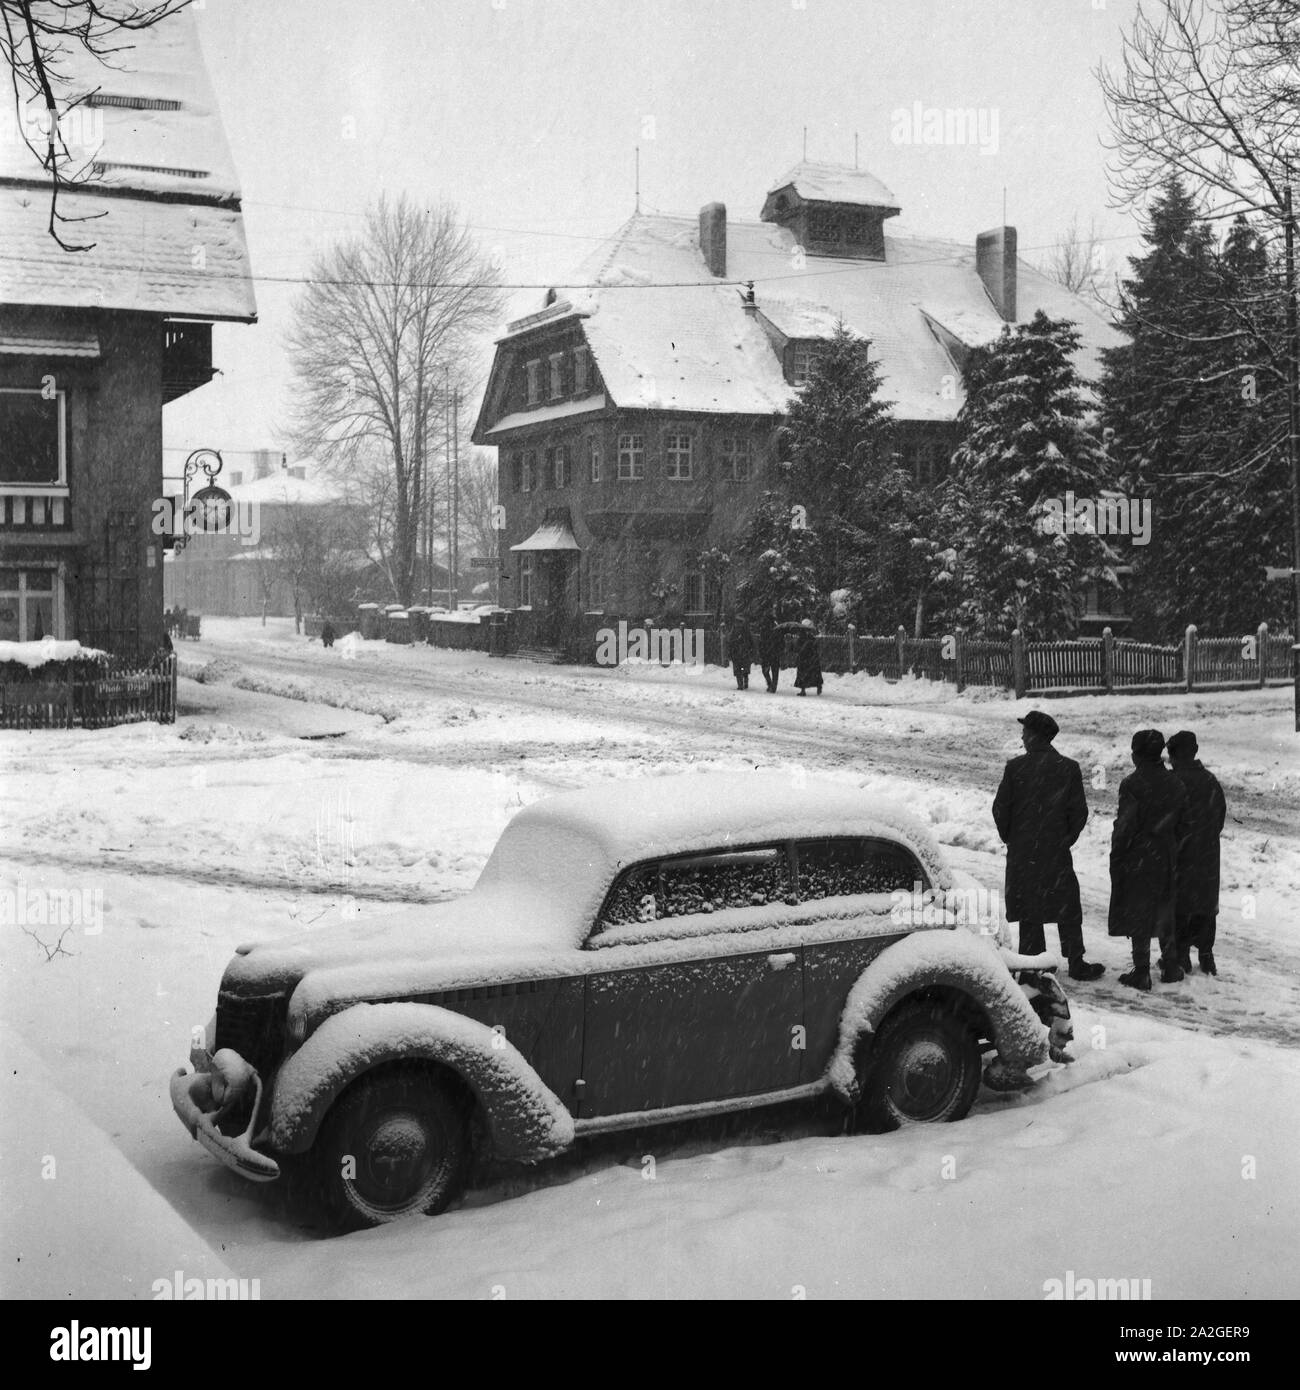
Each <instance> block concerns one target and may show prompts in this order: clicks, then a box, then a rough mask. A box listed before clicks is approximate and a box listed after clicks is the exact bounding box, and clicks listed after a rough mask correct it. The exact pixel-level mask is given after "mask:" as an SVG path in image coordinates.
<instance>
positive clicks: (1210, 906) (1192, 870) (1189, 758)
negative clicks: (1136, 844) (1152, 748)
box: [1168, 729, 1228, 975]
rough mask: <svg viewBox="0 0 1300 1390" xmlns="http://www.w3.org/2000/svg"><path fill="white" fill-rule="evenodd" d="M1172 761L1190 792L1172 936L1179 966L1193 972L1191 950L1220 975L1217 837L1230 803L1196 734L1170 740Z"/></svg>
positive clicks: (1208, 970)
mask: <svg viewBox="0 0 1300 1390" xmlns="http://www.w3.org/2000/svg"><path fill="white" fill-rule="evenodd" d="M1168 747H1169V762H1170V765H1171V769H1172V771H1173V774H1174V776H1175V777H1177V778H1178V780H1179V781H1180V782H1181V783H1182V785H1183V790H1184V791H1185V792H1186V793H1187V822H1188V824H1187V838H1186V839H1184V840H1183V842H1182V844H1181V845H1179V847H1178V889H1177V895H1176V898H1175V903H1174V936H1175V938H1176V939H1177V942H1178V964H1179V965H1180V966H1181V968H1182V969H1183V970H1185V971H1190V970H1191V968H1192V947H1193V946H1195V947H1196V955H1197V961H1198V963H1199V965H1200V967H1201V969H1202V970H1203V971H1204V972H1205V974H1207V975H1217V974H1218V973H1219V972H1218V969H1217V968H1216V966H1215V964H1214V933H1215V927H1216V925H1217V923H1216V919H1217V917H1218V915H1219V836H1220V834H1222V832H1223V823H1224V821H1225V820H1226V819H1227V815H1228V803H1227V801H1226V799H1225V798H1224V795H1223V788H1222V787H1221V786H1220V785H1219V779H1218V778H1217V777H1216V776H1215V775H1214V773H1212V772H1211V771H1210V770H1209V768H1207V767H1206V766H1205V765H1204V764H1203V763H1201V762H1199V761H1198V760H1197V757H1196V754H1197V752H1198V746H1197V742H1196V735H1195V734H1194V733H1192V732H1191V730H1190V729H1184V730H1182V731H1181V732H1180V733H1176V734H1175V735H1174V736H1173V738H1171V739H1170V740H1169V744H1168Z"/></svg>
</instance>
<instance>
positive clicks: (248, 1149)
mask: <svg viewBox="0 0 1300 1390" xmlns="http://www.w3.org/2000/svg"><path fill="white" fill-rule="evenodd" d="M191 1055H192V1057H193V1059H194V1060H193V1063H192V1066H191V1067H181V1068H180V1069H179V1070H177V1071H176V1072H174V1073H173V1074H172V1078H171V1082H170V1085H169V1089H170V1091H171V1098H172V1109H173V1110H175V1112H176V1114H177V1116H178V1117H179V1119H180V1122H181V1124H183V1125H184V1126H185V1128H186V1129H187V1130H189V1132H190V1138H192V1139H197V1140H198V1141H199V1143H200V1144H202V1145H203V1147H204V1148H205V1149H207V1151H208V1152H209V1153H210V1154H211V1155H212V1156H213V1157H214V1158H217V1159H220V1161H221V1162H222V1163H224V1164H225V1165H226V1167H227V1168H233V1169H234V1170H235V1172H236V1173H239V1174H240V1175H241V1176H243V1177H245V1178H249V1179H251V1180H252V1181H253V1182H272V1181H273V1180H274V1179H276V1178H278V1177H279V1176H280V1165H279V1164H278V1163H277V1162H276V1161H275V1159H273V1158H268V1157H267V1155H266V1154H262V1153H258V1152H257V1150H256V1149H254V1148H253V1145H252V1142H251V1136H252V1130H253V1125H254V1124H255V1123H256V1120H257V1114H258V1111H259V1110H260V1109H261V1103H262V1082H261V1078H260V1077H259V1076H258V1075H257V1073H256V1072H253V1073H252V1076H253V1082H254V1085H255V1088H256V1090H255V1094H254V1096H253V1102H252V1108H251V1110H250V1111H249V1118H248V1125H247V1127H246V1128H245V1129H244V1131H243V1132H242V1133H240V1134H235V1135H231V1134H225V1133H223V1132H222V1131H221V1129H220V1128H219V1124H218V1122H219V1121H220V1120H221V1119H222V1117H223V1116H225V1115H227V1114H229V1113H230V1112H231V1111H232V1109H233V1105H234V1101H235V1098H234V1097H231V1098H230V1099H229V1100H228V1101H227V1103H226V1105H224V1106H217V1105H216V1103H215V1102H214V1101H213V1098H212V1059H211V1058H210V1057H208V1056H207V1054H206V1053H203V1052H198V1051H196V1052H195V1053H194V1054H191ZM205 1063H206V1065H205Z"/></svg>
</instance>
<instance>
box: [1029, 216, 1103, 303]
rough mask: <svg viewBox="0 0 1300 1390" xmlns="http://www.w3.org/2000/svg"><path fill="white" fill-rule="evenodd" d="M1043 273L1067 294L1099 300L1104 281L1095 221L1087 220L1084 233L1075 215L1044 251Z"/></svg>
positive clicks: (1100, 243)
mask: <svg viewBox="0 0 1300 1390" xmlns="http://www.w3.org/2000/svg"><path fill="white" fill-rule="evenodd" d="M1042 268H1043V272H1044V274H1046V275H1050V276H1051V278H1052V279H1053V280H1055V281H1056V282H1057V284H1059V285H1064V286H1065V288H1066V289H1067V290H1069V291H1070V293H1071V294H1078V295H1083V296H1085V297H1087V298H1091V299H1095V300H1098V301H1101V300H1102V286H1103V284H1104V283H1105V278H1104V273H1105V247H1104V244H1103V242H1102V239H1101V236H1100V234H1099V233H1098V231H1097V224H1096V222H1095V221H1090V222H1089V223H1088V230H1087V231H1086V232H1085V231H1083V230H1082V229H1081V228H1080V226H1079V218H1078V215H1077V214H1076V215H1075V216H1073V217H1071V218H1070V224H1069V226H1068V227H1066V229H1065V230H1064V231H1063V232H1062V233H1061V236H1060V239H1059V240H1058V241H1057V243H1056V245H1055V246H1053V247H1052V248H1051V250H1050V251H1049V252H1048V254H1047V257H1046V260H1045V261H1044V263H1043V267H1042Z"/></svg>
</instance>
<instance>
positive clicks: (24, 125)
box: [0, 0, 190, 251]
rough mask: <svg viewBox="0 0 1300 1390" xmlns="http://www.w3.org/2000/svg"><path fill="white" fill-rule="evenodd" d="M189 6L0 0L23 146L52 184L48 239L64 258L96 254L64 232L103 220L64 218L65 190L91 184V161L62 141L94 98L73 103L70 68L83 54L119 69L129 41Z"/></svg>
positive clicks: (156, 1)
mask: <svg viewBox="0 0 1300 1390" xmlns="http://www.w3.org/2000/svg"><path fill="white" fill-rule="evenodd" d="M189 3H190V0H147V3H143V4H141V3H136V0H0V51H2V52H3V53H4V56H5V60H6V62H7V63H8V64H9V73H10V79H11V82H12V86H13V101H14V119H15V121H16V123H17V129H18V130H19V131H20V132H21V134H22V138H23V141H24V143H25V144H26V145H27V148H28V149H29V150H31V152H32V154H33V155H34V156H35V158H36V160H37V162H38V163H39V166H40V167H41V168H42V169H44V170H45V172H46V174H47V175H48V176H49V180H50V190H51V191H50V221H49V233H50V235H51V236H52V237H53V238H54V240H55V241H57V242H58V243H59V245H60V246H61V247H62V248H63V249H64V250H65V251H90V250H93V249H94V246H95V243H94V242H93V241H92V242H91V243H89V245H84V246H79V245H76V244H73V243H69V242H66V241H64V239H63V238H62V237H61V236H60V235H59V228H60V227H61V226H66V225H68V224H69V223H73V222H89V221H93V220H94V218H95V217H102V216H104V214H103V213H91V214H88V215H87V216H84V217H65V216H64V215H63V214H62V213H60V212H59V191H60V189H63V188H67V187H69V186H70V185H75V184H79V183H85V182H87V181H88V178H89V172H88V167H87V166H88V161H82V163H81V164H80V165H78V162H77V160H76V158H75V157H74V156H73V154H72V152H71V150H70V149H69V148H68V144H67V141H66V140H65V139H64V138H63V134H62V126H63V125H64V124H66V121H67V117H68V113H69V112H70V111H72V110H73V109H74V108H75V107H77V106H79V105H81V103H82V102H84V101H85V100H86V98H87V97H88V96H90V95H91V93H89V92H84V91H83V92H80V93H78V94H76V95H74V96H71V97H70V98H69V97H68V96H66V95H61V93H62V92H66V91H67V90H68V84H67V82H66V76H67V74H66V68H67V65H68V62H69V60H70V59H72V58H74V57H75V56H76V55H77V54H89V55H90V56H91V57H92V58H94V59H95V60H96V62H98V63H100V64H102V65H103V66H104V67H106V68H113V67H115V66H116V61H115V60H116V57H117V55H118V54H121V53H124V52H128V51H129V50H130V48H131V46H132V45H131V43H130V37H129V36H130V35H131V34H133V33H139V32H140V31H141V30H144V29H150V28H152V27H153V26H154V25H155V24H157V23H159V22H160V21H161V20H164V19H166V18H167V17H168V16H169V15H173V14H175V13H176V12H177V11H178V10H182V9H184V8H185V6H186V5H188V4H189ZM33 102H35V103H36V104H37V105H38V107H39V108H40V109H41V112H42V119H41V120H40V122H39V125H38V126H37V127H36V128H37V129H38V130H39V135H40V142H39V144H38V142H37V141H36V140H34V139H33V138H32V134H31V129H32V127H31V125H30V122H29V116H28V106H29V104H31V103H33Z"/></svg>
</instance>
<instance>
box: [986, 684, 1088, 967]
mask: <svg viewBox="0 0 1300 1390" xmlns="http://www.w3.org/2000/svg"><path fill="white" fill-rule="evenodd" d="M1019 723H1020V724H1021V726H1022V730H1021V735H1020V738H1021V742H1022V743H1023V744H1024V745H1025V751H1024V753H1023V754H1022V755H1021V756H1020V757H1018V758H1012V759H1011V761H1010V762H1009V763H1008V764H1007V766H1006V771H1005V772H1004V773H1003V774H1002V784H1001V785H1000V786H999V787H998V794H997V796H996V797H995V798H994V801H993V823H994V824H995V825H996V826H997V828H998V834H999V836H1001V838H1002V843H1003V844H1004V845H1006V847H1007V876H1006V892H1005V894H1004V896H1005V899H1006V914H1007V920H1008V921H1010V922H1018V923H1019V924H1020V950H1021V952H1022V954H1024V955H1028V956H1036V955H1041V954H1042V952H1044V951H1046V950H1047V939H1046V937H1045V935H1044V931H1043V928H1044V925H1045V924H1046V923H1048V922H1055V923H1056V930H1057V933H1058V935H1059V936H1060V938H1061V954H1062V955H1063V956H1064V957H1065V958H1066V960H1068V961H1069V963H1070V978H1071V979H1072V980H1095V979H1096V978H1097V977H1098V976H1099V975H1100V974H1102V972H1103V971H1104V970H1105V968H1106V967H1105V966H1103V965H1097V964H1096V963H1095V962H1092V961H1086V960H1084V958H1083V908H1082V906H1081V905H1080V902H1079V880H1078V879H1077V878H1076V877H1075V874H1074V860H1073V859H1072V858H1071V857H1070V848H1071V846H1072V845H1073V844H1074V842H1075V841H1076V840H1077V839H1078V838H1079V836H1080V834H1081V833H1082V831H1083V827H1084V826H1085V825H1086V824H1087V821H1088V801H1087V798H1086V797H1085V796H1084V794H1083V772H1082V771H1081V770H1080V768H1079V764H1078V763H1076V762H1075V761H1073V759H1071V758H1065V757H1062V756H1061V754H1060V753H1058V752H1057V751H1056V749H1055V748H1053V747H1052V740H1053V739H1054V738H1055V737H1056V735H1057V734H1058V733H1059V732H1060V729H1059V726H1058V725H1057V723H1056V720H1055V719H1053V718H1052V716H1051V715H1050V714H1045V713H1043V711H1042V710H1030V712H1029V713H1028V714H1027V715H1025V717H1024V718H1023V719H1021V720H1020V721H1019Z"/></svg>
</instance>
